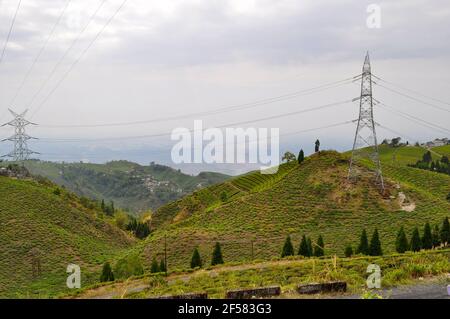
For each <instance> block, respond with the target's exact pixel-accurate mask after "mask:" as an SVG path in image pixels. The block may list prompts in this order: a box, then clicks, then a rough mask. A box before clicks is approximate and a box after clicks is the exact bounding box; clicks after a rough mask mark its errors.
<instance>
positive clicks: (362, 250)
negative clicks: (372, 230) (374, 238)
mask: <svg viewBox="0 0 450 319" xmlns="http://www.w3.org/2000/svg"><path fill="white" fill-rule="evenodd" d="M356 253H357V254H363V255H368V254H369V240H368V239H367V233H366V230H365V229H363V231H362V233H361V238H360V240H359V246H358V249H357V251H356Z"/></svg>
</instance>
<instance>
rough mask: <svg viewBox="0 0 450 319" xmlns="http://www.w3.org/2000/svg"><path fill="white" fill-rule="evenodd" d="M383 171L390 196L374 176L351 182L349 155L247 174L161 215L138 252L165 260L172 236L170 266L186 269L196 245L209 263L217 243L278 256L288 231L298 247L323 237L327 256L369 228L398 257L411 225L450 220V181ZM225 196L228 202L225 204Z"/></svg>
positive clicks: (228, 249) (231, 251)
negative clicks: (398, 244)
mask: <svg viewBox="0 0 450 319" xmlns="http://www.w3.org/2000/svg"><path fill="white" fill-rule="evenodd" d="M383 167H384V174H385V180H386V185H387V190H388V193H387V195H385V196H382V195H381V194H380V193H379V192H378V191H377V189H376V188H375V187H374V186H373V184H372V179H371V175H370V174H366V175H367V176H364V177H363V178H362V179H361V180H360V181H359V182H358V183H357V185H354V186H352V185H349V184H348V182H347V178H346V177H347V170H348V158H347V157H346V156H345V155H341V154H338V153H336V152H321V153H320V154H315V155H313V156H311V157H309V158H307V159H306V160H305V162H304V163H302V164H301V165H298V164H296V163H291V164H289V166H287V165H286V166H285V167H283V168H282V169H281V170H280V173H279V174H277V175H274V176H272V177H271V179H272V181H271V182H263V183H260V182H258V178H259V177H257V175H256V176H254V177H253V178H250V179H249V178H248V177H249V176H244V177H239V178H236V179H233V180H231V181H229V182H226V183H223V184H219V185H216V186H213V187H209V188H206V189H204V190H202V191H200V192H198V193H195V194H194V195H193V196H188V197H185V198H184V199H183V200H181V201H178V202H177V203H176V204H174V203H172V204H169V205H167V206H164V207H162V208H160V209H159V210H157V211H156V213H155V214H154V216H153V222H154V223H153V226H154V228H156V231H154V232H153V234H152V235H151V236H150V237H149V238H148V239H147V240H146V242H145V243H143V244H141V245H139V249H140V250H141V252H142V254H143V256H144V257H145V258H144V259H145V261H146V262H147V263H148V262H149V261H150V260H151V259H152V256H154V255H156V256H159V257H161V256H162V253H163V250H164V236H166V242H167V250H168V261H169V265H170V266H171V267H175V268H177V267H178V268H188V267H189V261H190V257H191V254H192V250H193V249H194V247H199V249H200V253H201V255H202V256H203V258H204V262H205V263H206V264H208V263H209V262H210V256H211V251H212V247H213V245H214V243H215V242H216V241H220V242H221V244H222V251H223V255H224V259H225V260H226V261H228V262H233V261H240V262H242V261H249V260H251V259H270V258H272V257H274V256H279V254H280V251H281V247H282V244H283V242H284V239H285V237H286V235H288V234H289V233H290V234H291V235H292V239H293V242H294V244H295V249H296V250H297V249H298V245H299V241H300V237H301V235H302V234H306V235H309V236H311V237H312V239H313V240H316V238H317V237H318V235H319V234H321V235H322V236H323V237H324V240H325V245H326V247H325V250H326V253H328V254H331V253H337V254H338V255H343V251H344V247H345V246H346V245H347V244H353V246H354V247H355V245H356V244H357V242H358V239H359V235H360V233H361V231H362V229H363V228H366V229H367V231H368V233H369V235H370V234H371V233H372V231H373V230H374V228H375V227H377V228H378V230H379V232H380V237H381V239H382V246H383V249H384V251H385V252H392V251H393V250H394V241H395V236H396V233H397V231H398V229H399V227H400V226H402V225H403V226H404V227H405V229H406V231H407V233H408V235H410V233H411V231H412V228H413V227H415V226H419V227H423V224H424V223H425V222H427V221H428V222H430V223H431V224H437V223H439V222H441V221H442V219H443V218H444V217H445V216H448V215H449V212H450V203H449V202H448V201H447V200H446V195H447V194H448V193H449V192H450V177H449V176H447V175H444V174H439V173H433V172H429V171H424V170H419V169H415V168H410V167H406V166H398V165H389V164H386V163H385V164H384V166H383ZM369 175H370V176H369ZM250 176H251V175H250ZM268 178H269V177H268ZM269 179H270V178H269ZM249 180H252V181H253V183H254V186H252V182H249ZM239 185H241V187H239ZM242 185H244V186H242ZM245 185H249V186H245ZM256 185H265V186H262V187H260V188H258V187H257V186H256ZM224 191H225V192H227V194H228V196H227V200H225V201H220V200H219V198H220V197H219V196H220V194H221V193H222V192H224ZM403 197H405V198H404V200H402V198H403Z"/></svg>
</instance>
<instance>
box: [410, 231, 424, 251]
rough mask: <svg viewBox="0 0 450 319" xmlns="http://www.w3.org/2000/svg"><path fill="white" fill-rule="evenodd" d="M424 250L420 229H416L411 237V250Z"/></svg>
mask: <svg viewBox="0 0 450 319" xmlns="http://www.w3.org/2000/svg"><path fill="white" fill-rule="evenodd" d="M421 248H422V242H421V240H420V234H419V229H418V228H417V227H416V228H414V231H413V233H412V236H411V250H412V251H420V249H421Z"/></svg>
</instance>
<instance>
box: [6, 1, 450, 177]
mask: <svg viewBox="0 0 450 319" xmlns="http://www.w3.org/2000/svg"><path fill="white" fill-rule="evenodd" d="M0 2H1V5H0V49H3V46H4V40H5V39H6V37H7V34H8V31H9V27H10V25H11V20H12V18H13V16H14V13H15V10H16V7H17V4H18V2H19V0H3V1H1V0H0ZM103 2H104V3H103ZM122 2H123V0H107V1H103V0H95V1H93V0H90V1H87V0H72V1H71V2H70V3H69V4H68V6H67V9H66V11H65V13H64V15H63V16H62V19H61V21H60V23H59V24H58V25H57V26H56V28H55V29H54V33H53V35H52V36H51V37H50V38H49V40H48V42H47V45H46V47H45V49H44V50H43V51H42V54H41V55H40V56H39V59H38V60H37V62H36V63H35V65H34V68H33V69H32V71H31V73H30V74H29V77H28V78H27V81H25V82H24V85H23V86H22V85H21V84H22V83H23V80H24V77H25V75H26V74H27V72H28V71H29V70H30V67H31V65H32V64H33V61H34V60H35V59H36V57H37V56H38V53H39V52H40V50H41V48H42V47H43V44H44V43H46V41H47V38H48V36H49V34H50V32H51V30H52V28H53V27H54V25H55V22H56V21H57V20H58V17H59V16H60V13H61V10H62V9H63V8H64V6H65V5H66V4H67V0H39V1H35V0H22V2H21V7H20V9H19V11H18V14H17V18H16V23H15V25H14V28H13V30H12V33H11V37H10V41H9V43H8V45H7V47H6V50H5V54H4V57H3V60H2V62H1V64H0V86H1V90H0V120H1V122H2V123H3V122H6V121H9V120H10V119H11V117H10V116H9V115H8V113H6V109H7V108H8V107H11V108H13V109H14V110H16V111H22V110H24V109H25V108H30V112H29V113H30V115H33V117H32V120H33V121H34V122H36V123H38V124H40V125H41V126H37V127H33V128H30V130H29V133H30V134H31V135H33V136H36V137H39V138H41V139H42V140H40V141H37V142H31V143H30V146H31V147H32V148H33V149H34V150H36V151H40V152H42V153H43V155H42V156H41V158H43V159H52V160H90V161H96V162H102V161H105V160H109V159H119V158H123V159H130V160H134V161H138V162H141V163H148V162H150V161H153V160H154V161H157V162H164V163H168V164H170V148H171V145H172V144H173V142H170V140H169V138H168V137H153V138H149V137H147V138H132V139H131V138H130V139H124V140H100V141H89V142H88V141H78V142H77V143H74V142H68V141H64V142H62V141H57V140H47V139H92V138H100V139H102V138H105V139H106V138H116V137H127V136H130V137H135V136H146V135H159V134H161V133H170V132H171V131H172V129H174V128H176V127H187V128H192V127H193V120H194V119H202V120H203V121H204V123H205V126H208V127H212V126H223V125H226V124H229V123H236V122H241V121H250V120H252V119H259V118H265V117H270V116H272V115H274V116H275V115H279V114H284V113H289V112H293V111H297V110H301V109H307V108H310V107H315V106H320V105H324V104H329V103H334V102H340V101H345V100H349V99H352V98H354V97H357V96H358V95H359V83H350V84H345V85H340V86H337V87H334V88H331V89H329V90H324V91H320V92H317V93H314V94H308V95H302V96H298V97H296V98H292V99H289V100H283V101H276V102H274V103H269V104H263V105H259V106H256V107H253V108H249V109H245V110H237V111H233V112H227V113H220V114H216V115H209V116H196V117H186V118H184V119H178V120H165V121H159V122H156V121H155V122H151V121H152V120H155V119H161V118H167V117H173V116H181V115H189V114H193V113H199V112H200V113H202V112H205V111H214V110H217V109H221V108H224V107H227V106H234V105H241V104H245V103H249V102H254V101H257V100H261V99H267V98H271V97H276V96H280V95H284V94H289V93H292V92H296V91H299V90H303V89H308V88H312V87H316V86H320V85H322V84H326V83H330V82H335V81H339V80H343V79H347V78H350V77H352V76H355V75H357V74H358V73H360V71H361V67H362V63H363V60H364V55H365V52H366V51H367V50H368V51H369V52H370V55H371V61H372V71H373V73H374V74H375V75H378V76H380V77H381V78H384V79H385V80H387V81H391V82H393V83H395V84H400V85H402V86H404V87H406V88H408V89H411V90H414V91H418V92H421V93H423V94H425V95H428V96H432V97H435V98H437V99H439V100H443V101H447V102H449V101H450V74H449V72H448V71H449V70H450V58H449V57H450V41H449V40H450V2H449V1H448V0H431V1H430V0H395V1H361V0H341V1H335V0H328V1H324V0H310V1H306V0H305V1H299V0H297V1H292V0H291V1H289V0H276V1H275V0H222V1H218V0H195V1H194V0H192V1H191V0H179V1H178V0H176V1H175V0H164V1H163V0H159V1H149V0H129V1H128V2H126V3H125V5H124V7H123V8H122V10H120V11H119V12H118V14H117V15H116V16H115V17H114V19H113V20H112V21H111V23H110V24H109V25H108V26H107V27H106V29H105V30H104V32H102V33H101V35H100V36H99V37H98V39H97V40H96V41H94V42H93V43H92V41H93V40H94V39H95V38H96V36H97V34H98V32H99V31H100V30H101V29H102V28H103V26H104V25H105V23H107V21H108V19H109V18H110V17H111V16H112V15H113V14H114V12H115V11H116V10H117V8H119V6H120V5H121V4H122ZM102 3H103V4H102ZM372 3H375V4H378V5H379V6H380V8H381V28H368V27H367V25H366V19H367V17H368V15H369V13H367V6H368V5H369V4H372ZM95 11H97V14H96V15H95V16H94V17H93V18H92V19H91V18H90V17H91V16H92V15H93V14H94V12H95ZM86 26H87V27H86ZM83 29H85V30H84V32H82V33H81V31H82V30H83ZM91 43H92V44H91ZM88 47H89V49H88V50H87V51H86V54H82V52H84V51H85V50H86V48H88ZM68 48H70V50H68ZM0 54H1V51H0ZM62 57H64V59H61V58H62ZM78 59H80V60H78ZM59 61H60V62H59ZM76 61H78V62H76ZM74 62H75V64H74ZM69 70H71V71H70V72H69V73H67V72H68V71H69ZM50 74H51V75H52V76H51V77H49V75H50ZM43 84H45V85H43ZM58 84H59V85H58ZM380 84H382V83H381V82H380ZM19 88H21V89H20V90H19ZM397 89H398V88H397ZM402 92H404V93H407V94H412V93H411V92H408V91H402ZM15 96H17V97H16V98H14V97H15ZM374 96H375V97H376V98H377V99H378V100H380V101H382V102H384V103H386V104H387V105H389V106H391V107H393V108H395V109H397V110H400V111H401V112H407V113H409V114H411V115H413V116H415V117H417V118H421V119H423V120H426V121H428V122H430V123H433V124H436V125H439V126H441V127H444V128H450V126H449V124H448V123H450V113H449V112H446V111H443V110H439V109H438V108H436V107H432V106H430V105H426V104H422V103H418V102H415V101H413V100H411V99H408V98H406V97H402V96H399V95H398V94H395V93H393V92H390V91H388V90H386V89H385V88H383V87H379V86H375V87H374ZM414 96H415V97H417V98H420V99H422V100H424V101H427V102H428V103H430V104H433V105H437V106H439V107H441V108H444V109H445V108H446V109H450V104H445V103H441V102H438V101H435V100H430V99H427V98H425V97H420V96H417V95H414ZM33 97H34V98H33ZM31 101H33V102H32V103H31V104H30V102H31ZM357 114H358V104H357V102H355V103H353V104H349V103H347V104H344V105H338V106H334V107H329V108H325V109H322V110H319V111H315V112H310V113H305V114H298V115H292V116H286V117H280V118H276V119H273V120H269V121H260V122H257V123H255V124H246V125H241V126H244V127H247V126H255V127H279V128H280V133H281V134H287V133H290V132H294V131H299V130H305V129H310V128H317V127H321V126H327V125H331V124H335V123H340V122H344V121H348V120H351V119H356V118H357ZM375 117H376V118H375V120H376V121H377V122H379V123H380V124H382V125H384V126H386V127H389V128H391V129H394V130H396V131H399V132H400V133H402V134H404V135H406V136H407V137H408V138H411V139H418V140H422V141H424V140H428V139H431V138H434V137H442V136H444V135H445V134H443V133H442V132H439V131H435V130H432V129H430V128H429V127H426V126H421V125H419V124H417V123H414V122H410V121H408V120H407V119H405V118H402V117H399V116H398V115H394V114H392V113H389V112H388V111H386V110H385V109H382V108H379V107H377V108H376V109H375ZM147 120H148V123H145V124H136V125H127V126H113V127H111V126H103V127H83V128H81V127H78V128H76V127H57V128H56V127H48V126H52V125H56V126H65V125H68V126H70V125H80V124H81V125H90V124H105V123H117V122H135V121H147ZM354 130H355V126H354V125H353V124H349V125H343V126H340V127H334V128H330V129H327V130H321V131H313V132H309V133H304V134H297V135H289V136H285V137H283V138H282V140H281V141H282V145H281V149H282V150H287V149H290V150H292V151H295V153H296V152H298V149H299V148H300V147H303V148H304V149H305V150H306V151H307V152H310V151H311V150H312V147H313V142H314V140H315V139H316V138H317V137H318V138H320V139H321V142H322V146H323V147H324V148H334V149H338V150H344V149H348V148H350V147H351V143H352V140H353V136H352V135H353V134H354ZM10 134H12V130H11V128H10V127H5V128H1V129H0V136H1V137H7V136H8V135H10ZM378 134H379V135H380V137H379V139H380V140H381V139H382V138H384V137H393V135H394V134H393V133H392V132H389V131H386V130H384V129H383V128H378ZM10 149H11V144H8V143H2V145H0V151H1V152H2V153H5V152H8V151H9V150H10ZM199 169H205V168H204V167H203V166H201V167H200V166H197V167H194V168H193V167H190V168H188V169H187V170H188V171H197V170H199ZM206 169H208V167H207V168H206ZM211 169H213V168H211ZM214 169H219V170H220V169H223V170H225V167H219V168H217V167H215V168H214ZM240 169H244V168H242V167H240Z"/></svg>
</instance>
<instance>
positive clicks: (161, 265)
mask: <svg viewBox="0 0 450 319" xmlns="http://www.w3.org/2000/svg"><path fill="white" fill-rule="evenodd" d="M159 271H160V272H166V271H167V267H166V263H165V262H164V259H161V262H160V263H159Z"/></svg>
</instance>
